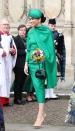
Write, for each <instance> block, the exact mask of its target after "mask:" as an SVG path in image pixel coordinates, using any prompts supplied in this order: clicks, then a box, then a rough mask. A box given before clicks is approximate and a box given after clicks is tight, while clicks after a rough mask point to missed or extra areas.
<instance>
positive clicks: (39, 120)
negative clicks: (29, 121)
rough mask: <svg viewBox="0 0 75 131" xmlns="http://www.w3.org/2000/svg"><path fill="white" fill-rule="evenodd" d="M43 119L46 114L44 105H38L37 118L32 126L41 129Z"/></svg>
mask: <svg viewBox="0 0 75 131" xmlns="http://www.w3.org/2000/svg"><path fill="white" fill-rule="evenodd" d="M45 117H46V114H45V109H44V103H39V110H38V114H37V118H36V121H35V123H34V126H35V127H41V126H42V123H43V121H44V119H45Z"/></svg>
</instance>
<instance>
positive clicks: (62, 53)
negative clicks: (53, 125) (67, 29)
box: [45, 18, 66, 99]
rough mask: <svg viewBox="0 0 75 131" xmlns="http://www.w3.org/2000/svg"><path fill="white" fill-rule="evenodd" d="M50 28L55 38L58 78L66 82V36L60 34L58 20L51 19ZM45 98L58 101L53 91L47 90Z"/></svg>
mask: <svg viewBox="0 0 75 131" xmlns="http://www.w3.org/2000/svg"><path fill="white" fill-rule="evenodd" d="M48 26H49V28H50V29H51V30H52V32H53V36H54V46H55V51H56V58H57V72H58V74H57V77H59V78H60V80H61V81H62V80H65V64H66V49H65V43H64V35H63V34H62V33H59V32H58V31H57V30H56V19H55V18H54V19H49V21H48ZM45 97H46V98H47V97H48V98H51V97H52V98H54V99H56V98H57V97H56V95H55V94H54V91H53V89H51V90H49V89H46V93H45Z"/></svg>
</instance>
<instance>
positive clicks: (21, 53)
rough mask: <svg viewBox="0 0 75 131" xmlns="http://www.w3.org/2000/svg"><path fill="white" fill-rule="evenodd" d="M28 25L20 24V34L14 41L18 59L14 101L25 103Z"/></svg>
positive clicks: (15, 69)
mask: <svg viewBox="0 0 75 131" xmlns="http://www.w3.org/2000/svg"><path fill="white" fill-rule="evenodd" d="M25 38H26V26H25V25H19V27H18V35H17V36H16V37H14V41H15V44H16V47H17V60H16V65H15V68H14V72H15V80H14V103H15V104H24V101H23V100H22V91H23V86H24V83H25V79H26V75H25V73H24V64H25V57H26V39H25Z"/></svg>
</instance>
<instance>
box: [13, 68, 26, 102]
mask: <svg viewBox="0 0 75 131" xmlns="http://www.w3.org/2000/svg"><path fill="white" fill-rule="evenodd" d="M25 78H26V75H25V73H24V69H21V68H17V69H15V80H14V100H15V101H17V100H22V91H23V86H24V82H25Z"/></svg>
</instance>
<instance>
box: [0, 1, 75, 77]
mask: <svg viewBox="0 0 75 131" xmlns="http://www.w3.org/2000/svg"><path fill="white" fill-rule="evenodd" d="M31 8H39V9H41V10H42V11H43V12H44V13H45V15H46V17H47V20H48V18H54V17H56V18H57V27H58V29H59V30H62V31H63V33H64V36H65V46H66V56H67V57H66V72H71V77H74V73H73V72H74V66H73V65H74V64H75V55H74V54H75V53H74V52H75V45H74V43H75V17H74V16H75V13H74V12H75V0H0V19H1V17H3V16H6V17H8V18H9V20H10V23H11V32H12V34H13V35H15V34H16V33H17V29H16V27H17V26H18V25H19V24H21V23H26V22H27V13H28V11H29V9H31ZM46 24H47V21H46ZM67 70H68V71H67Z"/></svg>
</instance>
